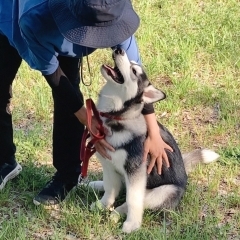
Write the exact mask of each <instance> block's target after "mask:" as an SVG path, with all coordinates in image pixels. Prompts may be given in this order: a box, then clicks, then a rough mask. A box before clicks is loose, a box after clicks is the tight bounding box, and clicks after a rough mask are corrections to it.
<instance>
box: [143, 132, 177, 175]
mask: <svg viewBox="0 0 240 240" xmlns="http://www.w3.org/2000/svg"><path fill="white" fill-rule="evenodd" d="M165 149H167V150H169V151H171V152H172V151H173V149H172V148H171V147H170V146H169V145H168V144H166V143H165V142H164V141H163V139H162V137H161V135H160V134H159V132H156V133H154V134H149V135H148V137H147V139H146V140H145V143H144V156H143V160H144V161H146V160H147V155H148V154H150V157H151V160H150V164H149V166H148V169H147V173H148V174H150V172H151V171H152V169H153V167H154V165H155V164H156V165H157V171H158V174H161V172H162V164H163V160H164V162H165V164H166V166H167V167H170V164H169V161H168V156H167V154H166V151H165Z"/></svg>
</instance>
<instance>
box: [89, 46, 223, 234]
mask: <svg viewBox="0 0 240 240" xmlns="http://www.w3.org/2000/svg"><path fill="white" fill-rule="evenodd" d="M113 60H114V63H115V67H114V68H112V67H110V66H107V65H103V66H102V67H101V73H102V75H103V77H104V78H105V79H106V84H105V85H104V86H103V88H102V89H101V91H100V94H99V99H98V103H97V109H98V111H99V112H100V114H101V116H102V117H101V119H102V121H103V124H104V127H105V129H106V141H107V142H108V143H110V144H111V145H112V146H113V147H114V148H115V152H109V155H110V156H111V161H110V160H108V159H105V158H103V157H102V156H101V155H100V154H98V153H96V155H97V157H98V159H99V160H100V162H101V164H102V167H103V188H104V191H105V192H104V195H103V197H102V199H101V200H100V202H96V203H94V204H93V205H92V207H94V206H96V205H97V204H101V207H104V208H111V207H112V206H113V204H114V202H115V198H116V197H117V196H118V194H119V192H120V189H121V187H122V184H123V183H125V186H126V202H125V203H123V204H122V205H121V206H119V207H117V208H116V209H115V210H114V211H113V212H112V214H116V213H119V214H120V215H123V214H126V215H127V218H126V221H125V222H124V224H123V229H122V230H123V232H126V233H130V232H132V231H134V230H136V229H138V228H139V227H140V226H141V223H142V217H143V211H144V209H162V208H165V209H166V208H167V209H173V208H175V207H176V206H177V205H178V204H179V202H180V200H181V198H182V196H183V194H184V192H185V189H186V185H187V173H188V172H189V171H190V170H191V169H192V168H193V166H194V165H196V164H197V163H200V162H203V163H209V162H212V161H214V160H216V159H217V158H218V154H217V153H215V152H213V151H211V150H208V149H203V150H195V151H193V152H191V153H188V154H185V155H184V154H183V155H182V154H181V152H180V150H179V148H178V145H177V143H176V141H175V140H174V138H173V136H172V135H171V133H170V132H169V131H168V130H167V129H166V128H165V127H164V126H163V125H161V124H159V131H160V134H161V136H162V138H163V140H164V141H165V142H166V143H167V144H168V145H169V146H171V147H172V149H173V152H170V151H168V150H166V152H167V156H168V160H169V163H170V167H169V168H167V167H166V166H165V165H163V167H162V174H161V175H159V174H158V172H157V168H156V167H154V168H153V170H152V172H151V173H150V174H147V166H148V163H149V161H150V156H148V161H146V162H144V161H143V151H144V149H143V145H144V141H145V139H146V136H147V126H146V123H145V119H144V116H143V115H142V113H141V112H142V109H143V106H144V104H146V103H153V102H157V101H160V100H163V99H164V98H165V96H166V95H165V94H164V93H163V92H162V91H160V90H158V89H156V88H155V87H154V86H153V85H151V84H150V82H149V80H148V78H147V75H146V73H145V72H144V70H143V68H142V66H140V65H138V64H136V63H135V62H130V61H129V59H128V57H127V55H126V53H125V52H124V50H122V49H116V50H115V51H114V52H113ZM98 183H99V182H98ZM93 185H94V184H93ZM97 188H99V186H97Z"/></svg>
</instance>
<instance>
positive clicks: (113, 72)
mask: <svg viewBox="0 0 240 240" xmlns="http://www.w3.org/2000/svg"><path fill="white" fill-rule="evenodd" d="M103 67H104V69H105V70H106V72H107V74H108V75H109V76H111V77H116V73H115V71H114V69H113V68H112V67H110V66H108V65H103Z"/></svg>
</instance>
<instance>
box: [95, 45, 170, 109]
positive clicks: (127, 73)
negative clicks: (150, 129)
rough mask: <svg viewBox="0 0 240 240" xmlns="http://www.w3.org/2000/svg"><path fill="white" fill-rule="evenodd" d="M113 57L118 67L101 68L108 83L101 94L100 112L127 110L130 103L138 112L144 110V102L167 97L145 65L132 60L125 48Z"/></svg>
mask: <svg viewBox="0 0 240 240" xmlns="http://www.w3.org/2000/svg"><path fill="white" fill-rule="evenodd" d="M113 60H114V65H115V66H114V67H110V66H108V65H102V67H101V73H102V76H103V77H104V78H105V79H106V80H107V82H106V84H105V85H104V86H103V88H102V90H101V91H100V95H99V101H98V109H99V110H100V111H103V112H118V111H119V112H121V111H122V112H123V111H124V109H125V110H127V109H129V108H130V106H131V108H133V106H134V109H135V111H136V110H138V111H141V110H142V108H143V105H144V103H153V102H157V101H160V100H162V99H164V98H165V97H166V95H165V93H163V92H162V91H160V90H158V89H156V88H155V87H154V86H153V85H151V84H150V83H149V80H148V78H147V75H146V73H145V72H144V70H143V68H142V66H140V65H139V64H137V63H135V62H130V61H129V59H128V57H127V54H126V53H125V51H124V50H122V49H116V50H114V51H113ZM132 110H133V109H132Z"/></svg>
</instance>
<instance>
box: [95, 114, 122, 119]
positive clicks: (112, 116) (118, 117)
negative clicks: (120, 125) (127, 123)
mask: <svg viewBox="0 0 240 240" xmlns="http://www.w3.org/2000/svg"><path fill="white" fill-rule="evenodd" d="M99 114H100V116H102V117H105V118H108V119H112V120H123V118H122V117H120V116H114V115H111V114H109V113H106V112H99Z"/></svg>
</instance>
